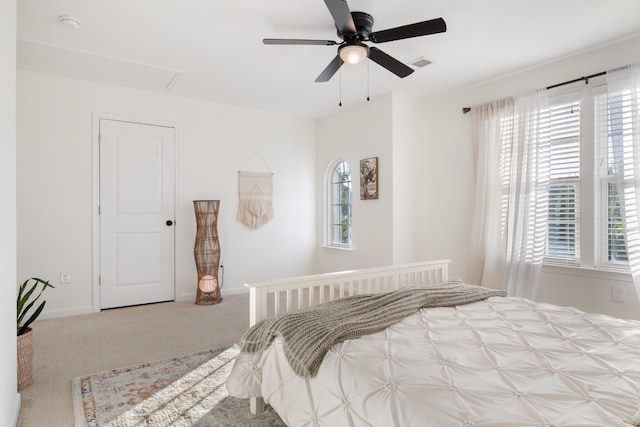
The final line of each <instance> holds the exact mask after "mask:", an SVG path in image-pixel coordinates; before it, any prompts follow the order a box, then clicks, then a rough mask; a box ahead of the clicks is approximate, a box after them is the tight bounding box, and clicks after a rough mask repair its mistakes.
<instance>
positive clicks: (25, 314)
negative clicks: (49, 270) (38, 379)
mask: <svg viewBox="0 0 640 427" xmlns="http://www.w3.org/2000/svg"><path fill="white" fill-rule="evenodd" d="M39 287H40V291H39V292H37V291H38V288H39ZM54 287H55V286H53V285H52V284H50V283H49V281H47V280H42V279H39V278H37V277H32V278H30V279H27V280H25V281H24V283H22V285H20V290H19V291H18V301H17V304H18V310H17V319H18V323H17V327H18V330H17V333H18V391H20V390H22V389H24V388H25V387H27V386H28V385H29V384H31V383H32V381H33V375H32V369H33V330H32V329H31V327H30V325H31V324H32V323H33V322H34V321H35V320H36V319H37V318H38V316H39V315H40V313H42V310H43V309H44V305H45V304H46V303H47V302H46V301H42V303H40V305H39V306H38V307H37V308H36V309H35V311H31V309H32V308H33V306H34V305H35V303H36V302H37V301H38V299H40V296H41V295H42V292H44V290H45V289H47V288H54ZM36 292H37V294H36ZM34 295H35V297H34V298H31V297H32V296H34Z"/></svg>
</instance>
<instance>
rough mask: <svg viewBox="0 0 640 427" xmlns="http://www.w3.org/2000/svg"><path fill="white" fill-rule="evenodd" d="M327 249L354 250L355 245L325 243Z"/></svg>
mask: <svg viewBox="0 0 640 427" xmlns="http://www.w3.org/2000/svg"><path fill="white" fill-rule="evenodd" d="M322 247H323V248H325V249H335V250H338V251H352V250H353V246H333V245H323V246H322Z"/></svg>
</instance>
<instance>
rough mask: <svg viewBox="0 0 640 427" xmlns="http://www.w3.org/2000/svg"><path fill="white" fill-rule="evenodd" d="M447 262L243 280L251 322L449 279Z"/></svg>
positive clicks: (425, 262) (251, 324) (426, 262)
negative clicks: (262, 279) (339, 299)
mask: <svg viewBox="0 0 640 427" xmlns="http://www.w3.org/2000/svg"><path fill="white" fill-rule="evenodd" d="M449 262H450V260H435V261H424V262H415V263H410V264H402V265H392V266H388V267H376V268H367V269H362V270H349V271H341V272H337V273H324V274H314V275H310V276H299V277H291V278H286V279H277V280H270V281H265V282H258V283H245V286H247V287H248V288H249V293H250V296H249V298H250V308H249V310H250V315H249V316H250V317H249V322H250V326H253V325H254V324H256V323H258V322H259V321H261V320H264V319H266V318H267V317H270V316H274V315H279V314H282V313H286V312H289V311H293V310H297V309H299V308H302V307H307V306H311V305H315V304H319V303H322V302H325V301H331V300H334V299H338V298H342V297H345V296H350V295H359V294H364V293H379V292H388V291H392V290H396V289H401V288H405V287H407V286H413V285H426V284H436V283H443V282H446V281H447V280H449V270H448V267H449Z"/></svg>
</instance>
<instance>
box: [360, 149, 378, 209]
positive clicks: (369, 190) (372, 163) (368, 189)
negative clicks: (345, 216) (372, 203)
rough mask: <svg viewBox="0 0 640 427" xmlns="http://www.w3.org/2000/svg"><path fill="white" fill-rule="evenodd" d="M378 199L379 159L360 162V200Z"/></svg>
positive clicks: (373, 158)
mask: <svg viewBox="0 0 640 427" xmlns="http://www.w3.org/2000/svg"><path fill="white" fill-rule="evenodd" d="M377 198H378V158H377V157H370V158H368V159H363V160H360V200H370V199H377Z"/></svg>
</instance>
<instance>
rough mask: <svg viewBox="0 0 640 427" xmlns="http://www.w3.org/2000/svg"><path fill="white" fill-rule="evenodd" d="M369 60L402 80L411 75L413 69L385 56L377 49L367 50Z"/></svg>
mask: <svg viewBox="0 0 640 427" xmlns="http://www.w3.org/2000/svg"><path fill="white" fill-rule="evenodd" d="M369 59H370V60H372V61H373V62H376V63H378V64H380V65H382V66H383V67H384V68H386V69H387V70H389V71H391V72H392V73H393V74H395V75H396V76H398V77H401V78H404V77H407V76H408V75H409V74H411V73H413V68H411V67H409V66H408V65H405V64H403V63H402V62H400V61H398V60H397V59H395V58H394V57H392V56H389V55H387V54H386V53H384V52H383V51H381V50H380V49H378V48H377V47H370V48H369Z"/></svg>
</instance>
